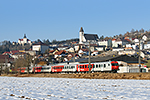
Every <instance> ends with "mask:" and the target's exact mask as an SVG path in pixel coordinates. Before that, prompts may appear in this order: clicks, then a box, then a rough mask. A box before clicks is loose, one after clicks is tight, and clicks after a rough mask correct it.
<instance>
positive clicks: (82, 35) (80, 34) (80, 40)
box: [79, 27, 84, 44]
mask: <svg viewBox="0 0 150 100" xmlns="http://www.w3.org/2000/svg"><path fill="white" fill-rule="evenodd" d="M79 36H80V38H79V44H83V38H84V30H83V28H82V27H81V29H80V32H79Z"/></svg>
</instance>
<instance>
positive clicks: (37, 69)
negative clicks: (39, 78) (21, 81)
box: [31, 66, 42, 73]
mask: <svg viewBox="0 0 150 100" xmlns="http://www.w3.org/2000/svg"><path fill="white" fill-rule="evenodd" d="M31 72H32V73H34V72H35V73H41V72H42V66H36V67H32V70H31Z"/></svg>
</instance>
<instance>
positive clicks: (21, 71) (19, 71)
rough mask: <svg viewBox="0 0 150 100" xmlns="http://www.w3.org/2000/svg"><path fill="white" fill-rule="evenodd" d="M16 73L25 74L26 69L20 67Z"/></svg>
mask: <svg viewBox="0 0 150 100" xmlns="http://www.w3.org/2000/svg"><path fill="white" fill-rule="evenodd" d="M17 72H18V73H22V74H25V73H27V72H28V67H21V68H18V69H17Z"/></svg>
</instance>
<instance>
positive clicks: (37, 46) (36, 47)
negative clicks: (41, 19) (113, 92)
mask: <svg viewBox="0 0 150 100" xmlns="http://www.w3.org/2000/svg"><path fill="white" fill-rule="evenodd" d="M48 49H49V46H48V45H46V44H44V43H42V42H38V43H35V44H33V45H32V50H33V51H34V50H35V51H40V52H41V53H45V51H46V50H48Z"/></svg>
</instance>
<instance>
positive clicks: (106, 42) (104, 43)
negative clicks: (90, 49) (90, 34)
mask: <svg viewBox="0 0 150 100" xmlns="http://www.w3.org/2000/svg"><path fill="white" fill-rule="evenodd" d="M98 45H99V46H106V47H111V46H112V40H111V39H108V40H102V41H98Z"/></svg>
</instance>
